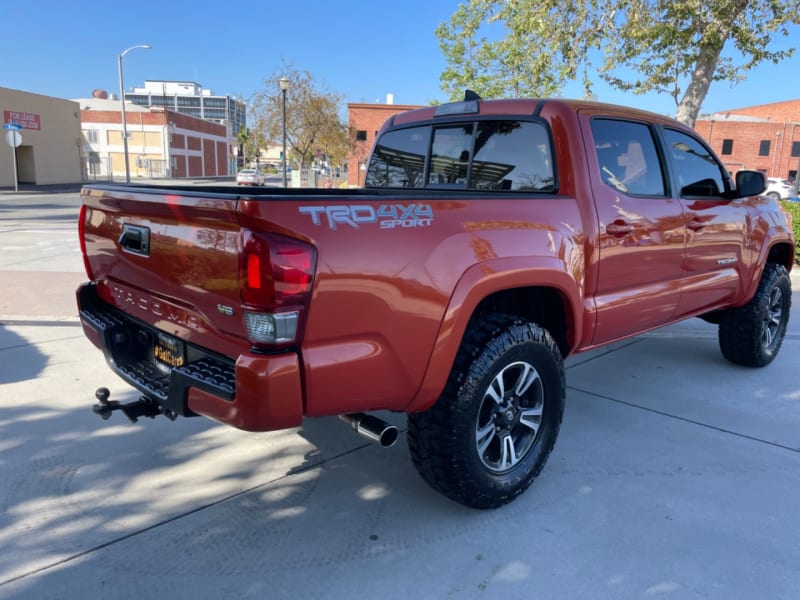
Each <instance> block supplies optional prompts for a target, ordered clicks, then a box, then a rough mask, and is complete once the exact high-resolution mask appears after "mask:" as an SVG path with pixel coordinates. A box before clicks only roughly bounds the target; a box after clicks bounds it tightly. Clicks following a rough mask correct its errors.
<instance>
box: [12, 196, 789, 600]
mask: <svg viewBox="0 0 800 600" xmlns="http://www.w3.org/2000/svg"><path fill="white" fill-rule="evenodd" d="M18 204H19V206H18V207H17V208H16V209H9V210H6V209H8V208H9V205H8V204H6V205H5V206H4V205H3V204H2V203H1V202H0V242H2V248H3V250H2V253H0V278H1V279H0V281H2V304H0V507H2V511H0V599H3V600H5V599H11V598H26V599H27V598H37V599H41V598H43V599H48V598H51V599H56V598H59V599H61V598H64V599H66V598H85V599H95V598H97V599H100V598H115V599H116V598H123V599H124V598H131V599H137V600H141V598H146V597H152V598H187V599H189V598H209V599H212V598H213V599H217V598H236V599H238V598H270V599H273V598H277V599H280V598H291V599H297V598H378V597H380V598H409V597H413V598H420V599H427V598H437V599H438V598H502V599H504V600H508V599H516V598H520V599H523V598H525V599H527V598H537V599H540V598H545V599H547V598H552V599H564V598H587V599H592V600H594V599H603V598H608V599H619V598H626V599H627V598H680V599H684V598H719V599H726V600H727V599H732V598H743V599H750V598H770V599H787V600H788V599H795V598H797V597H798V590H800V571H799V570H798V567H797V565H798V564H800V545H798V543H797V532H800V511H798V510H797V495H798V490H800V433H798V432H800V380H798V378H797V371H798V369H797V367H798V353H799V352H800V309H798V308H797V306H800V300H799V298H800V296H798V295H797V294H796V295H795V308H794V309H793V311H792V319H791V322H790V330H789V334H788V336H787V338H786V341H785V343H784V347H783V349H782V351H781V354H780V356H779V357H778V359H777V360H776V361H775V362H774V363H773V364H772V365H770V366H769V367H767V368H765V369H758V370H753V369H745V368H740V367H736V366H733V365H731V364H730V363H727V362H726V361H725V360H724V359H723V358H722V357H721V355H720V353H719V350H718V347H717V340H716V328H714V327H713V326H711V325H708V324H706V323H704V322H702V321H700V320H698V319H694V320H691V321H687V322H684V323H681V324H678V325H675V326H672V327H669V328H665V329H662V330H659V331H656V332H653V333H650V334H647V335H643V336H639V337H637V338H634V339H631V340H628V341H626V342H624V343H620V344H616V345H613V346H611V347H609V348H606V349H603V350H600V351H596V352H592V353H587V354H582V355H578V356H576V357H574V358H571V359H569V361H568V369H567V378H568V386H569V387H568V391H567V408H566V413H565V416H564V423H563V427H562V432H561V435H560V437H559V440H558V442H557V444H556V448H555V450H554V452H553V455H552V456H551V458H550V461H549V463H548V465H547V466H546V467H545V469H544V471H543V473H542V475H541V476H540V477H539V479H537V481H536V482H535V483H534V485H533V486H532V487H531V489H530V490H528V492H526V493H525V494H524V495H523V496H522V497H520V498H519V499H518V500H516V501H515V502H513V503H512V504H510V505H508V506H506V507H504V508H502V509H499V510H496V511H488V512H479V511H473V510H469V509H466V508H463V507H461V506H459V505H456V504H454V503H452V502H450V501H448V500H447V499H445V498H443V497H441V496H440V495H438V494H436V493H435V492H433V491H432V490H430V489H429V488H428V487H427V486H426V485H425V484H424V483H423V482H422V480H421V479H420V478H419V477H418V476H417V474H416V472H415V471H414V469H413V467H412V465H411V461H410V458H409V456H408V450H407V447H406V445H405V443H404V440H403V439H402V438H401V442H400V443H398V444H397V446H395V447H394V448H391V449H388V450H382V449H380V448H378V447H375V446H372V445H368V444H365V443H364V442H362V441H361V440H360V438H357V437H356V436H354V435H353V433H352V431H350V430H349V429H348V428H347V427H346V426H344V425H343V424H341V423H340V422H339V421H338V420H337V419H316V420H308V421H306V422H305V423H304V424H303V426H302V427H300V428H298V429H296V430H290V431H280V432H273V433H263V434H253V433H246V432H241V431H237V430H234V429H230V428H227V427H223V426H220V425H216V424H215V423H213V422H210V421H207V420H204V419H181V420H178V421H176V422H174V423H172V422H169V421H167V420H166V419H157V420H153V421H150V420H147V419H142V420H140V422H139V423H137V424H135V425H132V424H129V423H128V422H127V421H126V420H125V419H124V418H123V417H121V416H120V415H115V416H114V417H112V419H111V420H110V421H108V422H102V421H100V420H99V419H97V418H96V417H95V416H94V415H92V414H91V410H90V407H91V404H92V403H93V402H94V399H93V396H92V394H93V392H94V390H95V389H96V388H97V387H99V386H102V385H106V386H108V387H109V388H110V389H111V392H112V395H111V398H112V399H116V400H126V399H133V398H135V394H134V393H133V391H132V390H131V388H129V387H127V386H126V385H124V384H123V383H122V382H121V381H119V380H118V379H117V378H116V377H115V376H114V375H113V374H112V373H111V372H110V370H109V369H108V367H107V366H106V365H105V363H104V360H103V358H102V356H101V355H100V353H99V352H98V351H97V350H96V349H95V348H94V347H92V346H91V345H90V344H89V343H88V341H86V340H85V338H84V336H83V334H82V332H81V330H80V327H79V325H78V323H77V319H76V317H75V308H74V295H73V292H74V286H76V285H77V283H79V282H80V281H82V280H83V278H84V275H83V266H82V261H81V258H80V253H79V251H76V247H77V232H76V231H75V228H74V227H73V224H72V222H71V221H70V219H71V218H73V217H74V216H75V215H76V214H77V203H76V199H75V198H72V197H69V194H66V195H61V196H60V197H58V198H48V199H47V201H46V202H38V203H34V202H33V201H31V203H30V204H27V205H24V206H23V204H24V203H18ZM33 204H44V205H46V206H43V207H41V206H40V207H38V208H37V207H35V206H33ZM14 210H17V211H19V214H15V213H14ZM32 210H33V211H37V210H38V211H42V212H40V213H39V215H40V216H41V217H49V218H42V219H37V220H35V221H31V220H29V219H27V218H26V217H25V215H24V214H23V213H25V212H26V211H28V212H30V211H32ZM15 217H19V218H15ZM798 271H799V270H796V271H795V273H794V275H793V287H794V290H795V292H797V291H799V290H800V272H798ZM387 418H389V419H390V420H394V421H395V422H396V423H397V424H398V425H401V426H403V427H404V420H403V418H402V416H397V415H387Z"/></svg>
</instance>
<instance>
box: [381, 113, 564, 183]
mask: <svg viewBox="0 0 800 600" xmlns="http://www.w3.org/2000/svg"><path fill="white" fill-rule="evenodd" d="M366 185H367V186H368V187H443V188H454V189H471V190H487V191H488V190H491V191H495V190H503V191H534V192H549V191H553V190H554V189H555V173H554V169H553V159H552V150H551V146H550V139H549V136H548V133H547V130H546V128H545V126H544V125H543V124H541V123H538V122H530V121H513V120H486V121H477V122H469V123H459V124H448V125H442V126H433V127H431V126H420V127H411V128H408V129H399V130H394V131H389V132H387V133H385V134H383V135H382V136H381V138H380V139H379V140H378V143H377V144H376V146H375V149H374V150H373V153H372V158H371V160H370V164H369V169H368V170H367V177H366Z"/></svg>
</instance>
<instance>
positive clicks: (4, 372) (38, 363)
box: [0, 321, 47, 385]
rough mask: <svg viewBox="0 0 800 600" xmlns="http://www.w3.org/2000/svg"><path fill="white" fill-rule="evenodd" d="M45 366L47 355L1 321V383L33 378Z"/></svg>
mask: <svg viewBox="0 0 800 600" xmlns="http://www.w3.org/2000/svg"><path fill="white" fill-rule="evenodd" d="M45 366H47V357H46V356H45V355H44V354H42V353H41V352H40V351H39V349H38V348H37V347H36V346H35V345H33V344H31V343H30V342H29V341H28V340H26V339H25V338H23V337H22V336H20V335H18V334H17V333H15V332H13V331H11V330H9V329H8V328H7V327H6V326H5V324H4V323H3V322H2V321H0V385H4V384H9V383H15V382H19V381H26V380H28V379H33V378H35V377H37V376H38V375H39V374H40V373H41V372H42V371H43V370H44V368H45Z"/></svg>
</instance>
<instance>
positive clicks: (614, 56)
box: [436, 0, 800, 125]
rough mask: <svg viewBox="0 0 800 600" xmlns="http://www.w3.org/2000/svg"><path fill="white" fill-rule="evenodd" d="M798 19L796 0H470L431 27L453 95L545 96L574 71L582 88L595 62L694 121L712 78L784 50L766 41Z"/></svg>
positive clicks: (629, 87) (741, 74) (734, 75)
mask: <svg viewBox="0 0 800 600" xmlns="http://www.w3.org/2000/svg"><path fill="white" fill-rule="evenodd" d="M797 24H800V4H799V3H798V2H797V0H608V1H607V2H600V1H599V0H468V1H466V2H463V3H461V4H460V5H459V6H458V8H457V9H456V11H455V13H453V15H452V16H451V17H450V20H449V22H447V23H442V24H441V25H440V26H439V27H438V28H437V30H436V35H437V36H438V38H439V42H440V47H441V49H442V53H443V54H444V56H445V59H446V61H447V68H446V69H445V71H444V72H443V73H442V75H441V82H442V89H443V90H444V91H445V92H446V93H448V94H449V95H450V97H451V99H456V98H458V97H459V96H460V95H461V94H462V93H463V90H464V89H465V88H470V89H474V90H475V91H477V92H478V93H479V94H481V95H482V96H484V97H487V98H496V97H509V96H548V95H552V94H557V93H559V92H560V91H561V89H562V88H563V86H564V84H565V83H566V82H568V81H575V80H578V79H580V80H581V81H582V82H583V85H584V89H585V92H586V95H587V96H588V95H589V94H590V93H591V77H590V74H591V73H592V72H593V69H595V68H596V69H597V71H598V73H599V76H600V77H603V78H604V79H605V80H606V81H607V82H608V83H610V84H611V85H612V86H614V87H616V88H618V89H621V90H626V91H631V92H633V93H636V94H644V93H647V92H658V93H667V94H669V95H671V96H672V97H673V99H674V101H675V104H676V109H677V110H676V118H677V119H678V120H680V121H682V122H684V123H687V124H689V125H694V122H695V120H696V118H697V115H698V113H699V111H700V107H701V106H702V103H703V100H704V99H705V97H706V94H707V93H708V90H709V87H710V86H711V83H712V82H714V81H731V82H733V83H736V82H738V81H741V80H742V79H744V78H745V77H746V75H747V71H749V70H750V69H752V68H753V67H755V66H757V65H758V64H760V63H762V62H764V61H770V62H774V63H777V62H780V61H781V60H783V59H785V58H787V57H789V56H791V55H792V53H793V52H794V48H789V49H783V50H778V49H774V45H773V42H774V39H775V38H776V37H778V36H788V35H789V33H790V26H792V25H797ZM732 49H735V50H736V52H737V54H738V56H740V57H741V60H740V61H739V62H738V63H737V62H736V61H735V60H734V57H733V55H732V54H731V53H730V50H732ZM726 50H727V51H728V52H727V53H726ZM598 54H599V55H601V59H600V60H599V63H600V64H598V65H596V66H595V65H593V64H592V62H591V57H592V56H596V55H598Z"/></svg>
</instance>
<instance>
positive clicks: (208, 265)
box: [82, 186, 245, 355]
mask: <svg viewBox="0 0 800 600" xmlns="http://www.w3.org/2000/svg"><path fill="white" fill-rule="evenodd" d="M163 192H164V191H163V190H152V191H149V190H145V191H140V190H133V189H131V190H120V189H119V188H117V189H115V190H114V191H113V192H109V191H106V190H103V189H102V187H99V186H98V188H85V189H84V190H83V192H82V199H83V203H84V205H85V214H84V219H83V224H82V226H83V243H84V244H85V253H86V261H87V265H88V268H89V269H90V270H91V277H92V279H93V280H94V281H95V282H97V287H98V294H99V296H100V297H101V298H102V299H103V300H105V301H106V302H108V303H110V304H112V305H114V306H116V307H118V308H120V309H122V310H123V311H125V312H126V313H128V314H130V315H132V316H134V317H136V318H138V319H140V320H142V321H145V322H146V323H148V324H150V325H152V326H154V327H156V328H158V329H160V330H162V331H165V332H167V333H170V334H173V335H176V336H178V337H180V338H182V339H184V340H187V341H190V342H195V343H197V344H200V345H204V346H207V347H209V348H213V349H214V350H216V351H218V352H222V353H225V354H229V355H232V354H235V353H236V351H235V348H236V347H237V346H239V347H240V346H241V339H242V338H243V337H245V332H244V326H243V324H242V321H241V319H240V318H231V317H232V316H233V314H234V313H235V312H238V306H239V304H240V298H239V251H240V246H241V242H240V229H239V223H238V221H237V216H236V206H237V197H236V196H235V195H234V194H231V196H230V197H229V198H226V197H220V194H219V193H216V194H214V195H213V196H212V195H210V194H209V195H205V194H203V193H202V192H201V191H198V192H197V193H194V192H192V193H189V194H185V195H184V194H181V195H170V194H166V195H165V194H164V193H163ZM237 341H238V344H237Z"/></svg>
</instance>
